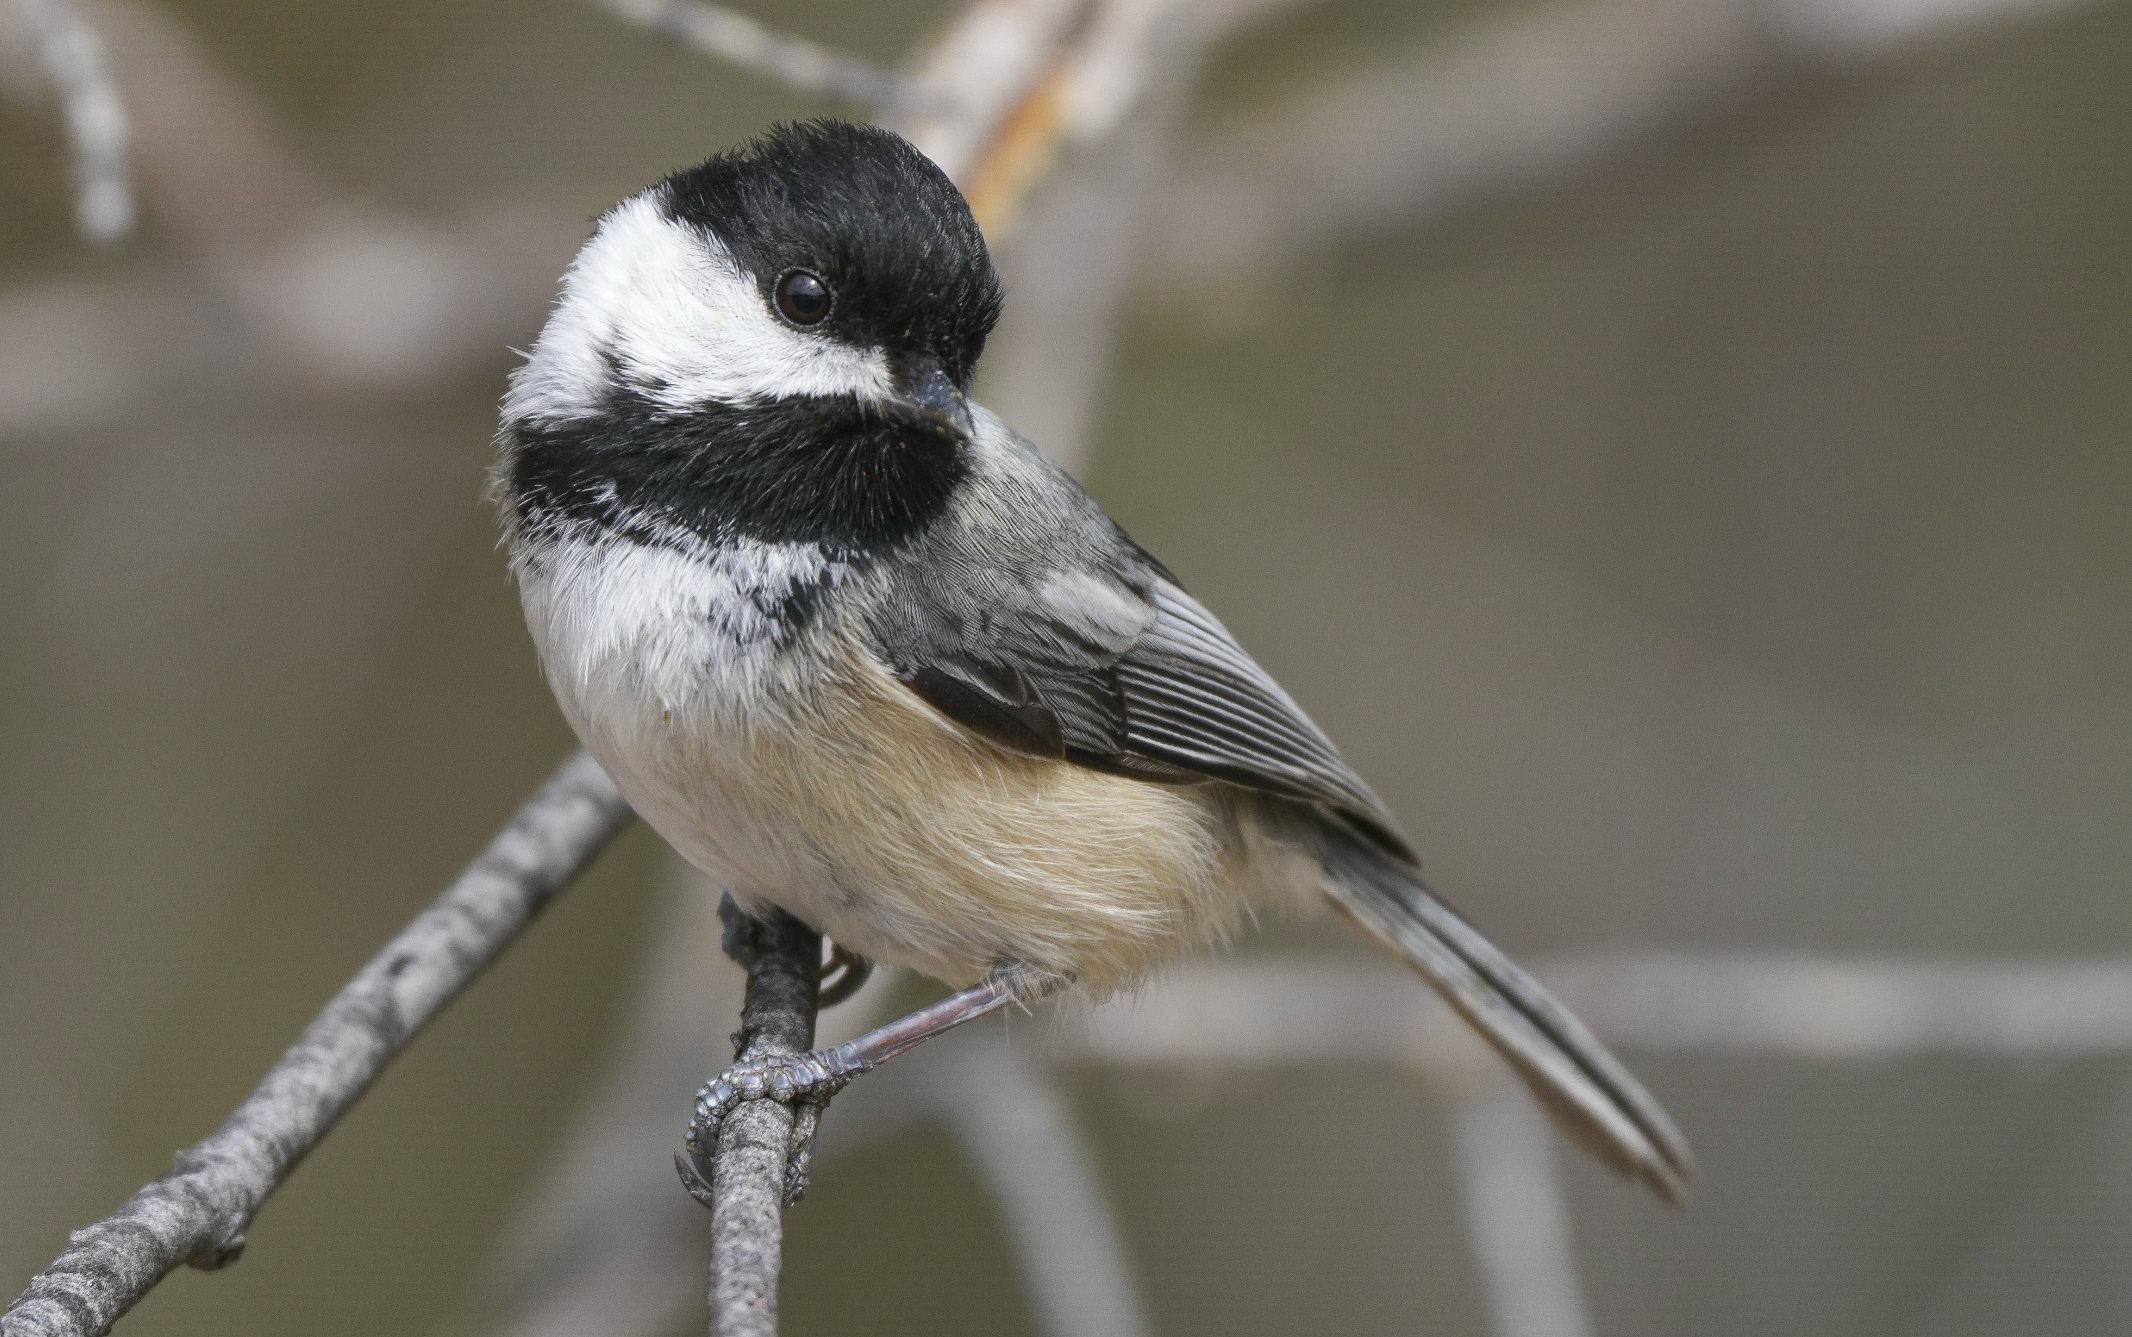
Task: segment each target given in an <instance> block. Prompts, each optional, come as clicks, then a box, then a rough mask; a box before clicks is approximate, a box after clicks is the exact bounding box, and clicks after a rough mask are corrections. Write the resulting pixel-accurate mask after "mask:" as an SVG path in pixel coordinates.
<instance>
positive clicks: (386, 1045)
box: [0, 752, 630, 1337]
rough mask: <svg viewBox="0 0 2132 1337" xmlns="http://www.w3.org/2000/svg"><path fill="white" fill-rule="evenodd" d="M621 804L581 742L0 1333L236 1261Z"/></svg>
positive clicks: (83, 1328) (91, 1232) (69, 1316)
mask: <svg viewBox="0 0 2132 1337" xmlns="http://www.w3.org/2000/svg"><path fill="white" fill-rule="evenodd" d="M629 817H630V809H629V804H628V803H627V802H626V801H625V800H624V799H623V798H622V795H621V793H620V791H618V790H617V789H616V788H615V787H614V782H613V781H611V780H609V779H608V778H607V775H606V773H605V772H603V771H602V770H601V769H600V768H599V765H598V764H597V763H596V762H594V761H593V760H592V758H590V757H589V756H586V755H585V754H584V753H582V752H580V753H577V754H576V755H574V756H572V757H571V758H570V760H568V761H566V762H564V763H563V765H562V767H561V769H559V770H558V771H556V773H555V775H554V776H553V777H552V778H550V779H549V780H548V782H547V783H546V784H544V785H542V786H541V787H540V788H539V789H538V790H537V791H535V792H534V794H533V797H531V798H530V799H527V800H526V803H525V805H524V806H523V807H521V808H520V809H519V810H518V813H517V815H516V816H514V817H513V818H512V819H511V822H510V825H508V826H506V827H505V828H504V829H503V830H502V831H501V832H500V833H498V835H497V836H496V838H495V839H494V840H493V841H491V842H490V843H489V847H488V848H487V849H486V850H483V851H482V853H481V856H480V857H479V858H477V859H475V860H474V862H473V863H472V864H470V865H469V866H468V867H467V870H466V871H465V872H464V873H461V874H460V875H459V879H458V880H457V881H456V882H454V883H453V884H452V885H451V886H450V887H449V888H448V889H446V891H445V892H444V894H443V895H442V896H440V897H438V898H437V900H436V901H435V902H434V903H433V904H431V905H430V907H429V908H428V909H426V910H424V911H423V912H422V913H421V914H420V915H418V916H416V918H415V920H414V922H413V923H411V924H409V925H408V926H407V927H406V929H404V930H402V931H401V933H400V935H399V936H398V937H396V938H394V939H393V940H392V941H391V942H390V943H388V944H387V945H386V947H385V950H384V951H382V952H380V953H378V954H377V956H376V957H374V958H372V959H371V961H370V964H368V965H366V966H364V967H363V969H362V971H361V973H359V974H357V975H356V977H355V978H354V979H353V980H351V981H350V982H349V983H348V985H347V987H346V988H344V989H342V990H341V991H340V993H339V994H338V995H336V996H335V997H334V999H333V1001H332V1002H330V1003H328V1004H327V1005H326V1008H325V1010H324V1011H323V1012H321V1013H319V1015H318V1019H317V1020H315V1021H313V1022H312V1023H311V1025H310V1027H309V1029H307V1030H306V1031H305V1032H304V1034H303V1038H302V1039H300V1040H298V1041H297V1042H296V1044H295V1045H294V1046H292V1047H291V1048H290V1050H289V1052H288V1053H286V1054H284V1055H283V1056H282V1059H281V1061H280V1062H279V1063H277V1064H275V1065H274V1068H273V1070H272V1071H271V1072H269V1073H268V1074H267V1075H266V1079H265V1080H264V1081H262V1082H260V1084H259V1085H258V1087H257V1088H256V1089H255V1090H253V1092H252V1094H251V1095H250V1096H248V1097H247V1098H246V1099H245V1101H244V1103H243V1104H242V1105H239V1106H238V1107H237V1109H236V1112H235V1113H233V1114H231V1115H230V1117H229V1118H228V1120H227V1121H225V1122H224V1123H223V1125H222V1127H221V1128H219V1129H217V1130H216V1131H215V1133H214V1135H213V1136H211V1137H209V1138H208V1139H207V1140H206V1141H204V1142H201V1143H200V1144H198V1145H197V1146H194V1147H192V1148H190V1149H189V1150H186V1151H183V1152H180V1153H179V1154H178V1156H177V1159H176V1160H175V1161H173V1162H172V1164H171V1167H170V1169H169V1170H167V1171H165V1172H164V1173H163V1174H162V1175H161V1176H160V1177H158V1178H157V1179H156V1180H155V1181H154V1182H152V1183H150V1184H149V1185H148V1186H147V1187H145V1188H143V1189H142V1190H141V1191H140V1192H138V1193H136V1194H134V1195H133V1196H132V1197H131V1198H129V1199H128V1200H127V1201H126V1204H125V1205H124V1206H122V1207H120V1208H119V1209H118V1210H117V1211H116V1212H114V1213H112V1214H111V1215H110V1216H108V1217H106V1218H104V1219H103V1220H101V1221H99V1222H97V1223H96V1224H94V1225H92V1226H89V1227H87V1228H86V1229H82V1230H77V1231H75V1232H74V1234H73V1236H72V1238H71V1240H70V1241H69V1243H68V1245H67V1248H66V1251H65V1252H63V1253H61V1254H60V1255H59V1257H58V1258H57V1259H56V1260H55V1261H54V1262H53V1263H52V1265H51V1266H50V1267H47V1268H46V1269H45V1270H44V1271H43V1272H40V1273H39V1274H38V1275H37V1276H36V1277H34V1278H33V1279H32V1280H31V1281H30V1284H29V1288H28V1289H27V1290H25V1291H24V1292H23V1293H22V1295H21V1296H20V1297H18V1298H17V1299H16V1301H15V1303H14V1304H12V1305H10V1306H9V1307H8V1310H7V1312H6V1314H4V1315H0V1337H93V1335H94V1334H101V1333H105V1332H109V1331H110V1330H111V1325H112V1324H113V1323H115V1322H116V1321H117V1320H118V1318H119V1316H120V1315H122V1314H124V1313H125V1312H126V1311H127V1310H128V1309H131V1308H132V1307H133V1305H134V1304H135V1303H136V1302H137V1301H139V1300H140V1298H141V1297H142V1296H144V1295H146V1294H147V1293H148V1292H149V1290H150V1289H151V1288H153V1287H154V1286H155V1285H156V1283H157V1282H159V1281H161V1280H162V1279H163V1278H164V1277H166V1276H168V1275H169V1274H170V1273H171V1272H172V1271H174V1270H175V1269H176V1268H177V1267H178V1265H179V1264H181V1263H191V1264H192V1265H193V1266H195V1267H201V1268H217V1267H222V1266H225V1265H226V1264H228V1263H231V1262H233V1261H235V1259H236V1257H237V1255H238V1253H239V1252H240V1251H241V1250H242V1249H243V1248H244V1232H245V1230H246V1228H247V1227H248V1226H249V1225H250V1224H251V1220H252V1217H253V1215H254V1214H255V1213H256V1212H258V1210H259V1207H260V1205H261V1204H262V1203H264V1202H265V1201H266V1199H267V1196H268V1195H269V1194H271V1193H272V1192H273V1191H274V1190H275V1189H276V1188H278V1187H280V1186H281V1182H282V1180H284V1179H286V1178H287V1177H288V1175H289V1172H290V1171H291V1170H293V1169H294V1168H295V1167H296V1164H297V1162H299V1161H301V1160H302V1159H303V1158H304V1156H305V1154H307V1153H308V1152H309V1151H310V1150H311V1148H313V1147H315V1146H317V1145H318V1142H319V1139H321V1138H323V1137H324V1136H325V1135H326V1134H327V1133H328V1132H330V1131H331V1130H332V1128H333V1126H334V1124H336V1123H338V1122H339V1121H340V1118H341V1116H342V1115H343V1114H345V1113H347V1112H348V1108H349V1107H350V1106H351V1105H353V1104H354V1103H355V1101H356V1099H357V1097H359V1096H361V1095H362V1094H363V1092H364V1091H365V1090H366V1089H368V1088H369V1086H370V1083H371V1082H372V1081H374V1080H376V1078H377V1076H378V1074H379V1073H381V1072H383V1071H384V1070H385V1066H386V1065H387V1064H388V1063H390V1062H391V1061H392V1060H393V1058H394V1057H396V1056H397V1055H398V1054H399V1052H400V1051H401V1050H402V1049H403V1048H405V1047H406V1045H407V1042H408V1041H409V1040H411V1039H413V1038H414V1036H415V1035H416V1033H417V1032H419V1031H420V1030H421V1029H422V1027H423V1026H424V1025H426V1024H427V1023H428V1022H429V1020H430V1019H431V1018H432V1017H434V1016H436V1015H437V1013H438V1012H439V1011H441V1010H442V1009H443V1007H444V1005H445V1004H446V1003H448V1002H450V1001H451V1000H452V998H453V997H454V996H456V995H457V994H458V992H459V990H460V989H462V988H464V987H465V986H466V984H467V982H468V981H470V980H472V979H473V978H474V976H475V975H477V974H479V973H480V972H481V970H482V968H483V967H485V966H487V965H488V964H489V962H491V961H493V960H495V959H496V957H497V955H498V954H499V953H500V952H502V950H503V949H504V948H505V947H506V946H508V945H509V944H510V943H511V942H512V940H513V939H515V938H516V937H517V936H518V933H519V931H520V930H521V929H523V928H525V926H526V925H527V924H528V923H529V922H531V920H532V919H533V917H534V916H535V915H536V914H538V913H540V911H541V909H542V908H543V907H544V906H546V905H547V903H548V901H549V900H550V899H552V898H553V897H554V895H555V893H556V892H557V891H558V890H560V889H561V888H562V887H563V886H564V884H566V883H568V882H569V881H570V879H571V878H572V877H574V876H575V875H576V874H577V872H578V870H579V869H581V868H583V867H584V866H585V864H586V863H588V862H589V861H590V860H591V859H592V857H593V855H595V854H597V853H598V852H599V851H600V850H601V849H602V848H603V847H605V845H606V844H607V842H608V841H609V840H610V839H612V838H613V837H614V835H615V833H617V832H618V831H620V830H621V829H622V827H623V825H624V824H625V823H627V822H628V820H629Z"/></svg>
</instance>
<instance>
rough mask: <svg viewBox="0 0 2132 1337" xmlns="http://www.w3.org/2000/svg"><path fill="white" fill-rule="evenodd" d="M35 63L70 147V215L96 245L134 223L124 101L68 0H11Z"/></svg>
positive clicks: (98, 44) (98, 43)
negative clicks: (34, 50) (28, 37)
mask: <svg viewBox="0 0 2132 1337" xmlns="http://www.w3.org/2000/svg"><path fill="white" fill-rule="evenodd" d="M15 8H16V10H17V12H19V13H20V14H21V16H22V22H23V24H24V26H25V27H27V28H28V29H29V31H30V35H31V37H32V39H33V40H34V42H35V44H36V48H37V59H38V63H39V64H40V65H41V66H43V68H44V74H45V78H46V79H48V80H49V81H50V82H51V85H52V91H53V93H54V95H56V96H57V97H58V99H59V110H60V116H61V118H62V119H63V120H64V121H65V122H66V127H67V140H68V142H69V143H70V144H71V145H72V147H73V152H74V191H75V195H74V222H75V225H76V226H77V227H79V228H80V229H81V232H82V235H83V236H85V237H87V238H88V239H89V240H90V241H93V242H96V243H98V244H99V245H109V244H110V243H112V242H116V241H118V240H120V239H122V238H123V237H125V235H126V234H127V233H128V232H130V231H132V230H133V218H134V212H135V211H134V204H133V183H132V180H131V178H130V177H129V176H128V175H127V171H126V145H127V141H128V139H129V137H130V135H129V130H128V126H127V121H126V104H125V102H124V101H123V100H121V99H120V97H119V94H118V88H117V86H116V85H115V84H113V83H112V82H111V74H110V71H109V70H108V69H106V68H105V62H104V44H103V42H102V40H101V39H99V38H98V37H97V35H96V30H95V29H94V28H91V27H90V26H89V24H88V22H87V21H86V20H85V19H83V18H82V16H81V14H80V13H79V12H77V11H76V9H75V8H74V5H73V4H72V3H71V0H15Z"/></svg>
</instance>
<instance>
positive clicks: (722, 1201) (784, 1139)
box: [682, 897, 822, 1337]
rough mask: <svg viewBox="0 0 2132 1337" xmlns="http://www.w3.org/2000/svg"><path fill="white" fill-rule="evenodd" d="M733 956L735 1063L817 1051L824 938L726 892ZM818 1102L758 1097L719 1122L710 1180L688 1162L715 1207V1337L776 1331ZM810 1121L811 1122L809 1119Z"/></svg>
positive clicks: (699, 1189) (687, 1173)
mask: <svg viewBox="0 0 2132 1337" xmlns="http://www.w3.org/2000/svg"><path fill="white" fill-rule="evenodd" d="M719 916H720V917H721V918H722V919H724V920H725V923H726V934H725V952H726V955H727V956H730V957H732V958H733V959H734V960H735V961H738V962H739V963H740V964H742V965H743V966H746V967H747V969H748V995H747V1001H746V1002H744V1003H742V1004H741V1008H740V1031H739V1033H738V1034H736V1035H734V1037H733V1051H734V1052H733V1058H734V1061H736V1062H746V1061H748V1060H750V1059H758V1058H767V1057H769V1056H771V1055H773V1054H775V1055H790V1054H803V1053H805V1052H807V1050H809V1049H811V1048H813V1047H814V1016H815V1012H816V1010H817V1008H818V1006H819V1004H820V1001H821V991H820V986H821V976H822V935H821V934H819V933H817V932H815V931H814V930H813V929H811V928H809V927H807V926H806V925H805V924H803V923H801V922H800V921H799V920H798V919H796V918H794V917H793V916H791V915H789V914H787V913H785V912H784V911H782V910H779V911H775V912H774V913H772V914H771V915H770V916H769V917H768V918H766V919H752V918H749V917H748V916H747V915H744V914H742V913H741V911H740V908H739V907H738V906H736V905H734V904H733V901H732V898H731V897H727V898H726V901H725V904H724V905H722V906H721V907H720V908H719ZM819 1113H820V1111H819V1107H815V1106H801V1105H791V1104H785V1103H783V1102H780V1101H775V1100H751V1101H748V1102H747V1103H745V1104H743V1105H741V1106H740V1107H739V1108H737V1109H735V1110H734V1111H733V1112H732V1113H730V1114H728V1115H727V1116H726V1117H725V1118H724V1120H722V1121H721V1122H720V1123H719V1125H718V1148H717V1160H716V1163H715V1164H714V1165H713V1167H712V1173H711V1182H710V1183H709V1185H704V1184H703V1183H702V1182H701V1181H700V1180H699V1179H697V1177H696V1176H695V1174H694V1173H693V1172H692V1171H691V1170H690V1169H689V1167H688V1166H687V1165H685V1164H684V1165H683V1167H682V1175H683V1178H684V1180H686V1181H689V1187H690V1191H691V1192H694V1193H697V1194H698V1195H699V1196H705V1197H707V1199H708V1200H707V1203H706V1205H707V1206H709V1207H710V1209H711V1333H712V1337H777V1276H778V1271H779V1269H780V1268H781V1266H782V1265H783V1261H784V1230H783V1223H782V1221H781V1220H780V1219H779V1213H780V1212H781V1211H782V1210H783V1209H784V1207H785V1205H786V1204H787V1203H790V1202H793V1201H795V1200H797V1199H798V1197H799V1196H800V1194H801V1193H803V1192H805V1191H806V1186H807V1185H806V1169H805V1159H804V1154H803V1155H802V1157H800V1158H798V1159H796V1160H795V1159H793V1158H792V1157H791V1156H790V1148H791V1146H792V1144H793V1141H794V1136H795V1132H797V1135H798V1137H799V1138H800V1139H803V1140H804V1141H806V1142H807V1143H808V1144H810V1145H809V1148H808V1149H809V1150H810V1151H811V1149H812V1147H811V1144H812V1141H813V1136H814V1121H815V1119H816V1118H817V1117H818V1116H819ZM802 1121H804V1122H802Z"/></svg>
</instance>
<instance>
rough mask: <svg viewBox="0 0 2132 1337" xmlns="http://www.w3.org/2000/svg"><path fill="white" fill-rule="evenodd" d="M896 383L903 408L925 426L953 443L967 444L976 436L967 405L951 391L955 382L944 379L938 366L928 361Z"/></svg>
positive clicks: (911, 370)
mask: <svg viewBox="0 0 2132 1337" xmlns="http://www.w3.org/2000/svg"><path fill="white" fill-rule="evenodd" d="M897 380H898V388H899V389H900V390H901V391H902V394H901V396H900V398H901V399H902V402H903V406H904V407H905V408H906V409H908V410H910V412H911V413H912V414H913V415H914V416H916V417H917V418H918V419H919V420H921V421H922V422H924V423H925V425H926V426H928V427H930V428H933V429H934V430H935V431H938V432H939V433H940V434H941V435H943V436H946V437H950V438H952V439H953V440H956V441H968V440H969V439H970V438H971V437H973V436H975V435H976V434H977V423H976V421H975V420H974V419H972V418H971V417H970V401H969V400H968V399H966V398H964V397H963V393H962V391H960V390H957V389H956V388H955V382H953V381H951V380H949V379H948V374H947V372H946V371H945V370H944V369H943V368H942V367H941V366H940V364H939V363H937V362H933V361H930V360H928V361H926V362H925V363H922V364H920V365H917V366H914V367H912V368H910V370H909V371H908V372H907V373H905V374H904V375H903V376H900V377H898V378H897Z"/></svg>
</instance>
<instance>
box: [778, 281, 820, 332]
mask: <svg viewBox="0 0 2132 1337" xmlns="http://www.w3.org/2000/svg"><path fill="white" fill-rule="evenodd" d="M829 303H830V293H829V285H828V284H826V283H824V282H822V280H821V277H820V276H819V275H815V274H810V273H808V272H807V271H806V270H804V269H795V270H793V271H792V272H791V273H789V274H787V275H785V276H784V277H783V278H781V279H779V280H778V281H777V309H778V311H780V312H781V313H783V315H784V317H785V319H786V320H789V321H791V322H792V323H793V324H795V325H814V324H819V323H820V322H821V319H822V317H824V316H826V315H828V314H829Z"/></svg>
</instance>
